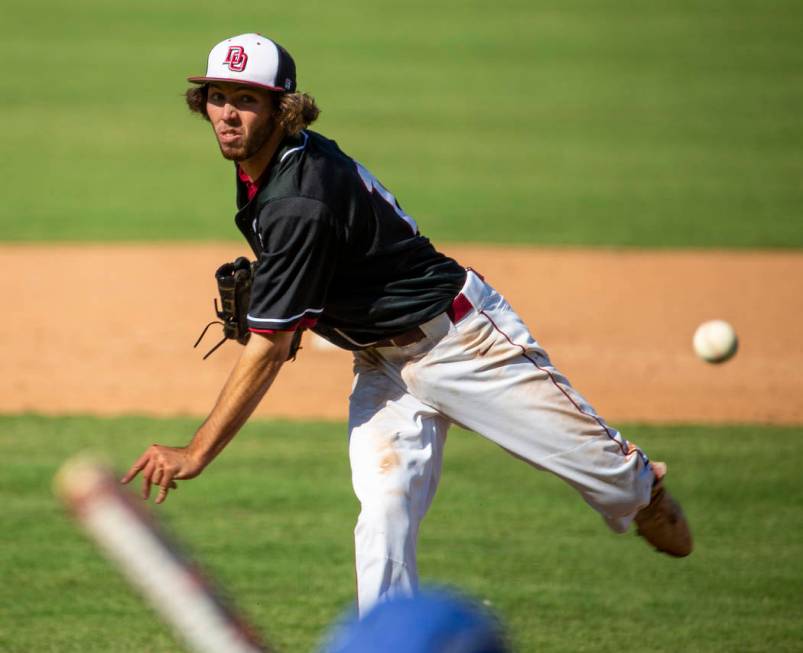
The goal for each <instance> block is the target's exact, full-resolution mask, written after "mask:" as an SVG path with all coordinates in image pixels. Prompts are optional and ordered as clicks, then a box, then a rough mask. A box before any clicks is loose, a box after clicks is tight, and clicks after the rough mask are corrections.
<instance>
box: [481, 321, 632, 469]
mask: <svg viewBox="0 0 803 653" xmlns="http://www.w3.org/2000/svg"><path fill="white" fill-rule="evenodd" d="M480 313H481V314H482V315H484V316H485V317H486V318H488V321H489V322H490V323H491V324H492V325H493V328H494V329H496V331H498V332H499V333H501V334H502V336H504V338H505V340H507V341H508V342H509V343H510V344H511V345H513V346H514V347H518V348H519V349H521V355H522V356H524V358H526V359H527V360H528V361H530V362H531V363H532V364H533V365H535V367H536V368H538V369H539V370H541V371H542V372H546V374H547V375H548V376H549V379H550V381H552V383H553V384H554V385H555V387H556V388H557V389H558V390H560V391H561V392H562V393H563V396H564V397H566V399H568V400H569V402H570V403H571V404H572V406H574V407H575V409H577V412H579V413H580V414H581V415H585V416H586V417H591V418H592V419H594V420H595V421H596V422H597V424H599V425H600V427H601V428H602V430H603V431H605V435H607V436H608V438H610V439H611V440H613V441H614V442H615V443H616V444H617V445H619V449H620V450H621V452H622V453H623V454H624V455H625V456H627V447H626V446H625V444H624V443H622V442H620V441H619V440H617V439H616V437H615V436H613V435H611V431H610V429H609V428H608V426H607V425H606V424H605V422H603V421H602V418H601V417H599V415H591V414H589V413H587V412H585V411H584V410H583V409H582V408H581V407H580V406H578V405H577V402H576V401H575V400H574V399H572V397H571V395H569V393H568V392H566V390H565V389H564V388H562V387H561V385H560V383H558V381H557V379H556V378H555V376H554V375H553V374H552V372H550V371H549V370H547V369H545V368H543V367H541V366H540V365H539V364H538V363H537V362H536V361H535V359H533V358H531V357H530V356H529V355H528V354H527V350H526V349H525V348H524V347H523V346H522V345H519V344H516V343H515V342H513V341H512V340H511V339H510V336H508V335H507V334H506V333H505V332H504V331H502V329H500V328H499V327H498V326H497V325H496V322H494V321H493V319H492V318H491V316H490V315H488V314H487V313H486V312H485V311H480ZM637 450H638V449H637ZM639 453H641V452H640V451H639ZM643 455H644V454H642V456H643ZM644 458H645V464H646V456H644Z"/></svg>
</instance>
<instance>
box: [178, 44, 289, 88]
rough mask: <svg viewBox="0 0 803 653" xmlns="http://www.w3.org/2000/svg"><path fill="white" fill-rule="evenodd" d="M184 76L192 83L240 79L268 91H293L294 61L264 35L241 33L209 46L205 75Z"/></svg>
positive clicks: (279, 46) (235, 80)
mask: <svg viewBox="0 0 803 653" xmlns="http://www.w3.org/2000/svg"><path fill="white" fill-rule="evenodd" d="M187 80H188V81H190V82H193V83H195V84H206V83H207V82H239V83H240V84H247V85H249V86H257V87H259V88H267V89H269V90H271V91H289V92H293V91H295V90H296V64H295V62H294V61H293V58H292V57H291V56H290V53H289V52H287V50H285V49H284V48H283V47H282V46H281V45H279V44H278V43H275V42H274V41H271V40H270V39H269V38H268V37H267V36H262V34H240V35H239V36H232V37H231V38H230V39H226V40H225V41H221V42H220V43H218V44H217V45H216V46H215V47H214V48H212V51H211V52H210V53H209V60H208V62H207V65H206V75H204V76H203V77H188V78H187Z"/></svg>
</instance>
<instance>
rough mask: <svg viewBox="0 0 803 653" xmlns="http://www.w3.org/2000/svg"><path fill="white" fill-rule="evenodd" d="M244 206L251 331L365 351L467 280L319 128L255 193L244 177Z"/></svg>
mask: <svg viewBox="0 0 803 653" xmlns="http://www.w3.org/2000/svg"><path fill="white" fill-rule="evenodd" d="M237 207H238V209H239V211H238V212H237V215H236V218H235V222H236V223H237V226H238V227H239V229H240V231H242V233H243V235H244V236H245V237H246V239H247V240H248V242H249V244H250V245H251V248H252V249H253V250H254V253H255V254H256V255H257V260H258V264H257V267H256V276H255V279H254V285H253V290H252V296H251V305H250V308H249V312H248V313H249V314H248V327H249V329H250V330H251V331H256V332H263V333H264V332H274V331H289V330H295V329H298V328H311V329H312V330H313V331H315V332H316V333H318V334H320V335H321V336H323V337H324V338H326V339H327V340H330V341H331V342H333V343H335V344H336V345H339V346H340V347H344V348H345V349H359V348H362V347H366V346H370V345H371V344H372V343H375V342H377V341H379V340H383V339H385V338H389V337H393V336H396V335H399V334H401V333H404V332H405V331H408V330H409V329H411V328H413V327H415V326H418V325H419V324H422V323H423V322H426V321H427V320H430V319H432V318H433V317H435V316H436V315H438V314H439V313H442V312H443V311H445V310H446V309H447V308H448V307H449V305H450V303H451V301H452V299H453V298H454V297H455V295H457V293H458V292H459V291H460V288H461V287H462V284H463V282H464V280H465V274H466V273H465V270H464V269H463V268H462V267H460V266H459V265H458V264H457V263H456V262H455V261H454V260H452V259H450V258H448V257H446V256H444V255H443V254H441V253H439V252H438V251H436V250H435V248H434V247H433V246H432V244H431V243H430V242H429V240H428V239H427V238H425V237H424V236H422V235H421V234H420V233H419V232H418V227H417V226H416V223H415V221H414V220H413V219H412V218H411V217H410V216H409V215H407V214H406V213H405V212H404V211H403V210H402V209H401V207H400V205H399V203H398V202H397V201H396V199H395V198H394V197H393V195H391V193H390V192H389V191H388V190H387V189H386V188H385V187H384V186H383V185H382V184H381V183H379V181H378V180H377V179H376V178H375V177H374V176H373V175H372V174H371V173H370V172H368V170H366V169H365V168H364V167H363V166H361V165H360V164H359V163H357V162H355V161H354V160H353V159H351V158H350V157H349V156H347V155H346V154H344V153H343V152H342V151H341V150H340V148H338V146H337V144H336V143H335V142H334V141H331V140H329V139H327V138H325V137H323V136H321V135H320V134H317V133H315V132H313V131H302V132H301V133H300V134H299V135H298V136H296V137H293V138H288V139H286V140H285V141H284V142H283V143H282V145H281V146H280V147H279V149H278V151H277V152H276V154H275V156H274V158H273V160H272V161H271V163H270V165H269V166H268V168H267V171H266V176H265V178H264V179H262V180H261V182H260V188H259V190H258V191H257V193H256V195H255V196H254V197H253V199H249V197H248V192H247V187H246V184H245V183H244V182H243V180H242V179H240V177H239V175H238V177H237Z"/></svg>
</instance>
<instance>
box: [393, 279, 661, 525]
mask: <svg viewBox="0 0 803 653" xmlns="http://www.w3.org/2000/svg"><path fill="white" fill-rule="evenodd" d="M469 277H470V278H469V281H468V282H467V287H466V288H465V289H464V291H465V292H466V294H467V296H468V297H469V299H470V301H471V303H472V305H473V306H474V310H471V311H469V313H468V314H467V315H465V317H463V318H462V319H461V320H459V321H458V323H457V324H456V325H452V326H451V327H450V329H449V332H448V333H447V335H445V336H444V337H443V338H442V340H441V341H440V343H439V344H438V346H437V347H435V348H433V349H432V350H431V351H430V352H428V353H427V355H426V356H424V357H422V358H420V359H418V360H416V361H413V362H412V363H411V364H410V365H409V366H408V368H407V369H405V380H406V381H407V382H408V384H409V387H410V389H411V391H412V392H414V394H416V396H418V397H426V400H427V401H428V402H429V403H431V404H432V405H433V406H434V407H435V408H436V409H438V410H439V411H441V412H442V413H443V414H444V415H446V416H447V417H448V418H449V419H451V420H452V421H454V422H455V423H459V424H462V425H463V426H465V427H467V428H469V429H471V430H473V431H476V432H478V433H480V434H482V435H484V436H485V437H487V438H489V439H491V440H493V441H494V442H496V443H498V444H499V445H501V446H502V447H504V448H505V449H507V450H509V451H510V452H511V453H513V454H514V455H516V456H518V457H520V458H522V459H524V460H526V461H528V462H530V463H531V464H532V465H534V466H536V467H538V468H540V469H545V470H549V471H551V472H553V473H555V474H556V475H558V476H559V477H561V478H563V479H564V480H566V481H567V482H568V483H570V484H571V485H572V486H574V487H575V488H576V489H577V490H578V491H579V492H580V494H581V495H582V496H583V498H584V499H585V500H586V501H587V502H588V503H589V504H590V505H591V506H592V507H594V508H595V509H596V510H597V511H598V512H599V513H600V514H601V515H602V516H603V518H604V519H605V521H606V522H607V523H608V525H609V526H610V527H611V528H612V529H614V530H615V531H618V532H622V531H624V530H626V529H627V527H628V525H629V524H630V522H631V521H632V519H633V518H634V516H635V514H636V513H637V511H638V510H639V509H641V508H643V507H644V506H646V505H647V504H648V503H649V501H650V489H651V487H652V484H653V480H654V475H653V471H652V469H651V466H650V465H649V461H648V460H647V457H646V456H645V455H644V454H643V453H642V452H641V451H640V450H639V449H637V448H636V447H635V446H634V445H632V444H630V443H628V442H627V441H626V440H625V439H624V438H623V437H622V436H621V435H620V434H619V433H618V432H617V431H616V430H615V429H613V428H611V427H610V426H609V425H608V424H606V423H605V421H604V420H603V419H602V418H601V417H600V416H599V415H597V413H596V412H595V411H594V409H593V408H592V407H591V406H590V405H589V403H588V402H587V401H586V400H585V399H584V398H583V397H582V396H581V395H580V394H579V393H578V392H577V391H576V390H575V389H574V388H573V387H572V386H571V385H570V384H569V382H568V380H567V379H566V378H565V377H564V376H563V375H562V374H561V373H560V372H559V371H558V370H557V369H555V367H554V366H553V365H552V364H551V362H550V360H549V358H548V356H547V354H546V352H545V351H544V350H543V349H542V348H541V347H540V346H539V345H538V343H537V342H536V341H535V340H534V339H533V337H532V336H531V335H530V332H529V331H528V329H527V328H526V326H525V325H524V324H523V322H522V321H521V319H520V318H519V316H518V315H516V313H515V312H514V311H512V310H511V308H510V306H509V305H508V304H507V302H506V301H505V300H504V299H503V298H502V297H501V296H500V295H499V294H498V293H496V292H495V291H494V290H493V289H492V288H490V287H489V286H487V285H486V284H485V283H483V282H482V281H481V280H480V279H479V278H477V277H475V276H474V275H469ZM613 374H614V373H613V371H612V375H613ZM623 391H626V388H623Z"/></svg>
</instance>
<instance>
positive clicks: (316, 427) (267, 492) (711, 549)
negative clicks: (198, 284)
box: [0, 416, 803, 653]
mask: <svg viewBox="0 0 803 653" xmlns="http://www.w3.org/2000/svg"><path fill="white" fill-rule="evenodd" d="M193 426H194V422H192V421H188V420H163V421H157V420H150V419H145V418H125V419H95V418H78V417H75V418H65V419H57V418H43V417H36V416H22V417H0V460H2V474H0V499H1V500H2V502H3V506H4V510H3V528H2V530H0V570H2V571H0V574H2V583H0V606H2V609H0V650H2V651H4V652H6V651H7V652H9V653H16V652H23V651H24V652H28V651H37V652H41V653H45V652H50V651H52V652H54V653H55V652H58V653H69V652H72V651H75V652H80V653H88V652H89V651H98V652H108V651H115V652H125V651H132V652H133V651H137V652H139V653H142V652H149V653H156V652H162V651H163V652H168V651H175V650H176V649H177V645H176V643H175V641H174V640H173V639H172V638H171V636H170V635H169V633H168V632H167V631H166V630H165V629H164V628H163V627H162V626H161V625H160V624H158V623H157V622H156V620H155V619H154V617H153V616H152V615H151V613H150V612H149V611H148V610H147V609H146V608H145V607H144V606H143V605H142V604H141V602H140V600H139V599H138V598H136V597H135V596H134V595H133V593H132V592H131V591H130V590H129V589H128V588H127V586H126V585H125V583H124V582H123V581H122V580H121V579H120V578H119V577H118V575H117V573H116V571H113V570H112V568H111V567H110V566H109V565H108V564H107V563H106V562H105V561H104V560H103V559H101V558H100V556H99V555H98V554H97V553H96V552H95V550H94V549H93V548H92V547H91V546H90V544H89V543H88V542H87V541H86V540H85V539H84V537H83V536H82V535H81V534H80V533H79V532H78V531H77V530H76V528H75V527H74V526H73V524H72V523H71V522H70V521H69V520H68V519H67V518H66V517H65V516H64V514H63V513H62V511H61V509H60V507H59V506H58V505H57V504H56V501H55V500H54V499H53V497H52V495H51V491H50V480H51V477H52V475H53V473H54V472H55V470H56V468H57V467H58V465H59V464H60V463H61V462H62V461H63V460H64V459H65V458H66V457H67V456H69V455H70V454H72V453H75V452H77V451H80V450H84V449H86V448H89V449H91V450H94V451H96V452H101V453H105V454H107V455H108V456H110V458H111V459H112V460H113V461H114V463H115V464H116V465H117V466H118V467H119V468H120V469H122V468H124V467H127V465H128V463H129V462H130V461H131V460H133V458H134V457H135V456H136V455H138V454H139V452H140V450H141V449H142V448H143V447H145V446H146V445H147V444H149V443H150V442H151V441H153V440H159V441H168V442H169V441H175V442H183V441H184V440H185V439H186V438H187V436H188V435H189V433H190V432H191V431H192V428H193ZM626 433H627V434H628V435H630V437H633V438H634V439H637V441H638V442H639V443H640V444H641V445H642V446H643V447H645V448H646V449H647V450H648V451H649V452H650V453H651V455H652V456H653V457H654V458H658V459H661V458H664V459H667V460H668V461H669V462H670V474H671V480H672V483H671V487H672V488H673V491H674V493H675V494H676V495H677V496H678V497H679V498H681V499H682V500H683V502H684V504H685V507H686V509H687V513H688V515H689V518H690V521H691V522H692V525H693V527H694V531H695V535H696V543H697V550H696V551H695V553H694V554H693V555H692V556H691V557H690V558H688V559H685V560H673V559H668V558H666V557H664V556H661V555H659V554H656V553H653V552H652V551H650V550H648V548H647V547H646V546H645V545H644V543H643V542H642V541H641V540H640V539H639V538H637V537H635V536H633V535H632V534H631V535H626V536H616V535H613V534H611V533H609V532H607V530H606V529H605V528H604V526H603V524H602V522H601V521H600V520H599V518H598V517H597V516H596V515H595V514H594V513H593V512H592V511H591V510H590V509H588V508H587V507H586V506H585V504H583V503H582V501H580V500H579V499H578V497H577V496H576V495H575V494H574V493H573V491H571V490H569V489H568V488H567V487H565V486H564V485H563V484H562V483H560V482H559V481H557V480H556V479H554V478H552V477H550V476H547V475H546V474H541V473H537V472H534V471H532V470H531V469H530V468H529V467H527V466H526V465H524V464H522V463H520V462H518V461H515V460H513V459H511V458H510V457H509V456H507V455H505V454H504V453H503V452H502V451H501V450H498V449H497V448H495V447H493V446H491V445H489V444H488V443H486V442H484V441H483V440H482V439H481V438H479V437H477V436H474V435H471V434H467V433H465V432H461V431H453V432H452V433H451V434H450V441H449V444H448V447H447V456H446V464H445V470H444V477H443V482H442V486H441V489H440V492H439V494H438V497H437V499H436V501H435V504H434V506H433V508H432V511H431V513H430V515H429V517H428V518H427V520H426V522H425V524H424V528H423V532H422V542H421V547H420V551H421V568H422V575H423V577H424V578H425V579H427V580H428V581H430V582H443V583H449V584H453V585H457V586H459V587H461V588H463V589H464V590H466V591H467V592H469V593H471V594H472V595H473V596H475V597H477V598H480V599H487V600H488V601H490V602H491V604H492V605H493V607H494V608H495V609H496V610H497V611H498V612H499V614H500V615H501V616H502V617H503V619H504V621H505V622H506V623H507V624H508V626H509V629H510V631H511V633H512V637H513V639H514V641H515V643H516V645H517V650H519V651H522V652H525V653H526V652H528V651H636V650H654V651H734V650H738V651H767V650H772V651H793V650H800V647H801V642H803V623H802V622H801V620H800V614H801V608H802V607H803V602H802V598H803V597H802V596H801V587H803V568H802V567H801V565H800V560H801V558H803V521H801V519H800V515H801V509H803V499H802V498H801V493H800V492H799V479H800V470H799V467H800V466H799V461H800V453H799V452H800V448H801V446H803V429H801V428H770V427H759V426H739V427H735V426H734V427H720V428H711V427H708V428H703V427H683V428H681V427H658V426H650V427H646V426H642V427H636V426H631V427H629V428H627V429H626ZM635 434H638V435H635ZM634 436H635V437H634ZM158 512H159V514H160V515H161V516H163V518H164V519H165V521H167V522H168V523H169V525H170V527H171V528H172V530H173V531H174V532H176V533H177V534H178V535H179V536H180V537H181V539H183V540H184V541H185V542H186V543H187V544H188V546H189V548H190V549H191V550H192V551H193V552H194V553H195V554H196V556H197V557H198V558H199V559H201V560H202V561H203V562H204V564H206V565H207V566H208V567H209V568H210V569H211V570H213V572H214V574H216V575H217V576H218V577H219V578H220V579H221V580H222V581H223V582H224V584H225V585H226V587H227V588H228V590H229V591H230V592H231V593H232V595H234V596H235V597H236V599H237V601H238V603H239V604H240V605H241V606H242V607H243V608H244V609H245V611H246V612H247V613H248V614H249V615H250V616H251V617H252V619H253V621H254V622H255V623H256V624H257V625H258V626H259V627H260V628H261V629H263V630H264V631H265V632H267V633H268V634H269V636H270V638H271V639H272V640H273V641H274V642H275V643H276V644H278V646H279V647H280V649H281V650H283V651H287V652H295V651H300V652H303V651H312V650H313V649H314V647H315V645H316V643H317V642H318V641H319V639H320V638H321V636H322V634H323V633H324V632H325V631H326V629H327V626H328V624H330V623H331V622H332V621H333V620H334V619H335V618H336V617H337V615H339V614H341V613H342V612H343V610H345V609H347V608H348V607H349V603H350V601H351V600H352V598H353V570H352V543H351V529H352V525H353V521H354V519H355V517H356V513H357V505H356V502H355V500H354V499H353V497H352V493H351V488H350V480H349V472H348V465H347V461H346V441H345V436H344V427H343V425H341V424H327V423H320V424H307V425H303V424H296V423H282V422H255V423H252V424H251V425H249V426H248V427H247V428H246V429H245V430H244V431H243V432H242V433H241V434H240V435H239V436H238V438H237V439H236V440H235V441H234V442H233V443H232V445H231V446H230V447H229V449H228V450H227V451H226V452H225V453H224V454H223V456H222V457H221V458H220V459H219V460H218V461H216V462H215V464H214V465H213V466H212V467H211V468H209V469H208V470H207V472H206V473H205V474H204V476H202V477H201V478H200V479H197V480H195V481H192V482H188V483H183V484H182V486H181V488H180V489H179V490H178V491H177V492H176V493H174V494H173V496H172V497H171V498H170V499H169V500H168V502H167V503H166V504H165V505H164V506H162V507H161V508H159V509H158Z"/></svg>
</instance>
